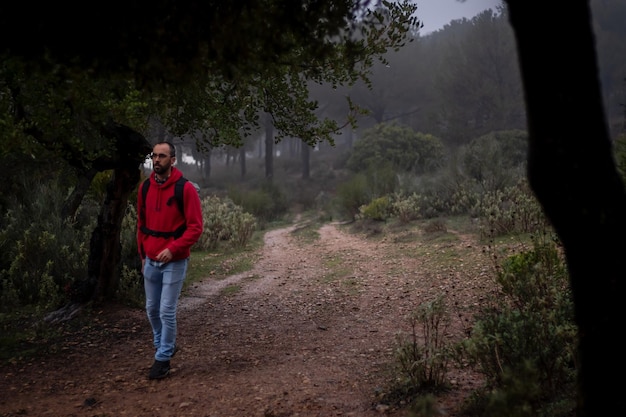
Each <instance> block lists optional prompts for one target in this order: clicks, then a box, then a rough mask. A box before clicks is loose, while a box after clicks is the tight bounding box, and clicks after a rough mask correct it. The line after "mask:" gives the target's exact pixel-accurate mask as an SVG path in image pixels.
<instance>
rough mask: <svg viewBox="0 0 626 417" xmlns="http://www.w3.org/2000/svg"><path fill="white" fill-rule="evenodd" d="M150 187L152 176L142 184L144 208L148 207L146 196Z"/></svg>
mask: <svg viewBox="0 0 626 417" xmlns="http://www.w3.org/2000/svg"><path fill="white" fill-rule="evenodd" d="M149 187H150V178H146V179H145V180H144V182H143V184H142V185H141V195H142V196H143V200H142V202H143V208H144V210H145V208H146V196H147V195H148V188H149Z"/></svg>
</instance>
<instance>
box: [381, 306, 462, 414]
mask: <svg viewBox="0 0 626 417" xmlns="http://www.w3.org/2000/svg"><path fill="white" fill-rule="evenodd" d="M409 321H410V326H411V333H410V334H408V335H399V336H398V338H397V347H396V350H395V362H394V364H395V370H394V375H395V381H394V383H393V384H392V388H391V390H390V392H389V393H388V397H389V398H388V399H389V400H391V401H397V402H414V405H415V406H423V405H424V403H423V402H420V401H417V400H419V398H420V397H421V395H422V394H425V393H437V392H441V391H443V390H445V389H447V388H448V385H449V381H448V377H447V375H448V365H449V363H450V362H451V358H452V344H451V342H450V341H449V340H448V339H447V336H446V335H447V330H448V327H449V325H450V316H449V313H448V310H447V308H446V304H445V301H444V299H443V297H442V296H439V297H437V298H436V299H434V300H433V301H430V302H425V303H422V304H420V305H419V306H418V307H417V308H416V309H415V310H414V311H413V312H412V313H411V315H410V316H409Z"/></svg>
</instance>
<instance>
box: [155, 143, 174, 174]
mask: <svg viewBox="0 0 626 417" xmlns="http://www.w3.org/2000/svg"><path fill="white" fill-rule="evenodd" d="M174 160H175V157H173V156H171V155H170V147H169V146H168V145H167V144H159V145H155V146H154V148H153V149H152V170H153V171H154V172H156V173H157V174H159V175H162V174H165V173H167V172H168V171H169V170H170V168H171V167H172V163H173V162H174Z"/></svg>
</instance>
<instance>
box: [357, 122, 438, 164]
mask: <svg viewBox="0 0 626 417" xmlns="http://www.w3.org/2000/svg"><path fill="white" fill-rule="evenodd" d="M445 154H446V153H445V148H444V146H443V142H442V141H441V140H440V139H439V138H436V137H434V136H433V135H430V134H424V133H419V132H416V131H414V130H413V129H412V128H410V127H408V126H401V125H399V124H396V123H381V124H378V125H376V126H374V127H372V128H370V129H366V130H365V131H364V132H363V137H362V138H361V139H359V140H357V141H356V142H355V144H354V149H353V151H352V155H351V156H350V158H349V159H348V161H347V167H348V169H350V170H352V171H354V172H361V171H366V170H371V169H378V168H379V167H382V166H389V167H391V169H392V170H393V171H397V172H411V173H414V174H418V175H419V174H424V173H427V172H434V171H436V170H438V169H439V168H440V167H441V166H442V165H443V162H444V161H445Z"/></svg>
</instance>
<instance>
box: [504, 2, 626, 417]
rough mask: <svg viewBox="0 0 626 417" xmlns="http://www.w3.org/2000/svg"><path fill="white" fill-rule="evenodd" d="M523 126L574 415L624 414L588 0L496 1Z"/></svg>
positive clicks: (623, 270)
mask: <svg viewBox="0 0 626 417" xmlns="http://www.w3.org/2000/svg"><path fill="white" fill-rule="evenodd" d="M506 3H507V4H508V10H509V16H510V21H511V24H512V26H513V30H514V32H515V36H516V39H517V50H518V55H519V61H520V68H521V73H522V79H523V85H524V92H525V99H526V109H527V116H528V130H529V135H530V139H529V160H528V177H529V181H530V184H531V186H532V188H533V190H534V192H535V194H536V196H537V198H538V200H539V201H540V203H541V204H542V206H543V208H544V211H545V213H546V215H547V216H548V218H549V219H550V221H551V222H552V224H553V226H554V228H555V230H556V232H557V233H558V235H559V237H560V239H561V241H562V243H563V245H564V248H565V255H566V260H567V264H568V268H569V274H570V279H571V286H572V289H573V293H574V305H575V314H576V323H577V325H578V330H579V338H580V341H579V353H580V360H579V364H578V383H579V393H578V408H577V415H578V416H580V417H588V416H597V417H600V416H602V417H604V416H625V415H626V395H625V392H626V380H625V379H624V378H623V376H624V375H625V374H626V361H625V360H624V349H623V342H622V341H621V340H622V329H623V326H624V323H625V322H626V309H625V308H624V306H623V303H624V296H625V295H626V292H625V279H624V278H625V276H626V262H625V261H624V259H625V255H626V193H625V191H624V186H623V184H622V182H621V179H620V177H619V175H618V173H617V170H616V168H615V164H614V161H613V156H612V149H611V141H610V137H609V133H608V128H607V124H606V123H607V122H606V120H605V114H604V109H603V104H602V97H601V90H600V85H599V78H598V67H597V60H596V52H595V40H594V36H593V30H592V25H591V15H590V10H589V2H588V0H569V1H567V2H565V1H559V2H539V1H529V0H506Z"/></svg>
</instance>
